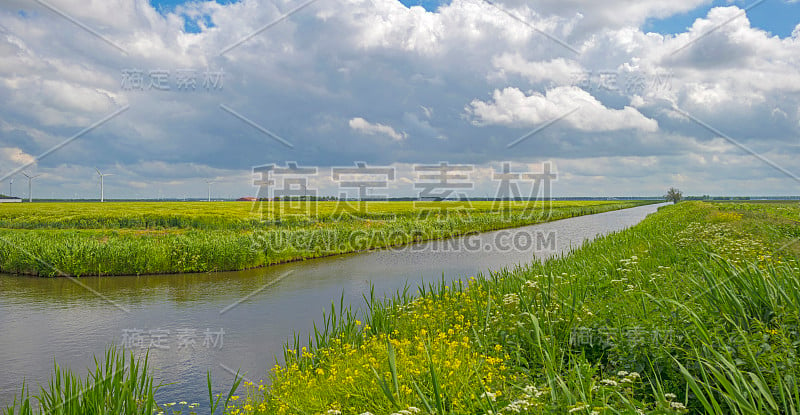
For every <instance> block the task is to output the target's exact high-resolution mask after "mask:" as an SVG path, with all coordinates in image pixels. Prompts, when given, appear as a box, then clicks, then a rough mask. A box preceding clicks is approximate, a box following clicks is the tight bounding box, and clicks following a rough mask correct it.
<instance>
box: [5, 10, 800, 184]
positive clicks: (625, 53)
mask: <svg viewBox="0 0 800 415" xmlns="http://www.w3.org/2000/svg"><path fill="white" fill-rule="evenodd" d="M51 3H52V4H53V5H55V6H56V7H58V8H59V9H61V10H63V11H65V12H67V13H68V14H70V15H72V16H73V17H75V18H76V19H79V20H80V21H81V22H83V23H85V24H87V25H88V26H90V27H92V28H93V29H95V30H97V31H98V32H99V33H101V34H102V35H103V36H105V37H107V38H108V39H111V40H112V41H113V42H115V43H117V44H119V45H121V46H123V47H124V48H125V49H126V50H127V51H128V55H127V56H126V55H124V54H122V53H119V51H117V50H116V49H114V48H113V47H111V46H109V45H108V44H106V43H105V42H103V41H102V40H101V39H98V38H97V37H95V36H93V35H92V34H90V33H88V32H86V31H84V30H82V29H81V28H79V27H77V26H76V25H75V24H73V23H72V22H69V21H67V20H65V19H63V18H62V17H61V16H58V15H57V14H55V13H53V12H52V11H50V10H48V9H46V8H44V7H42V6H40V5H38V4H37V3H36V2H29V1H23V0H6V1H4V2H2V4H0V96H2V97H3V99H2V100H0V132H1V133H2V134H0V147H2V148H7V149H19V150H20V151H22V153H24V154H40V153H41V152H43V151H45V150H47V149H48V148H50V147H52V146H53V145H55V144H57V143H59V142H62V141H63V140H64V139H66V138H67V137H70V136H72V135H73V134H75V133H77V132H78V131H80V130H81V129H82V128H84V127H87V126H89V125H91V124H92V123H94V122H96V121H98V120H100V119H101V118H102V117H104V116H106V115H107V114H108V113H110V112H111V111H113V110H114V109H116V108H119V107H120V106H122V105H130V110H129V111H127V112H125V113H124V114H123V115H121V116H120V117H118V118H116V119H114V120H112V121H111V122H109V123H108V124H104V125H102V126H99V127H98V128H96V129H94V130H92V131H90V132H89V133H87V134H85V135H84V136H81V137H80V138H79V139H78V140H75V141H74V142H72V143H70V144H69V145H68V146H65V147H64V148H63V149H61V150H59V151H58V152H56V153H54V154H52V155H51V156H49V157H48V158H46V159H45V160H42V161H40V163H39V165H38V166H37V168H38V169H39V171H48V170H50V171H52V172H53V174H54V176H55V175H60V176H63V177H64V179H63V180H64V182H63V185H61V186H59V187H55V186H54V188H53V190H52V191H53V192H59V191H62V190H61V189H62V188H63V189H64V190H63V192H66V195H67V196H72V194H73V192H77V191H80V189H82V188H83V187H82V186H84V184H81V183H83V182H85V181H87V180H88V181H89V184H87V185H86V186H88V187H87V189H90V190H91V192H92V193H91V194H92V195H94V193H93V192H94V190H95V189H94V188H95V187H96V186H95V184H94V183H93V180H94V176H92V174H89V173H91V172H92V171H93V170H92V168H91V166H93V165H94V164H97V163H98V160H104V161H106V162H107V163H109V164H110V165H111V166H110V167H113V168H114V169H115V171H117V172H119V174H120V176H122V177H119V176H118V177H117V180H116V181H115V183H114V184H109V186H112V187H113V186H123V183H159V186H164V192H165V193H167V192H169V191H177V190H175V189H178V187H179V186H178V185H174V187H170V186H173V184H174V183H173V182H174V180H176V179H179V180H182V181H183V182H185V183H189V184H187V185H186V186H189V187H192V186H195V187H196V189H195V190H196V191H197V193H198V195H204V194H205V190H206V189H205V187H204V184H203V182H202V180H198V181H197V183H195V184H191V183H194V182H192V180H191V178H192V177H195V178H201V177H204V176H208V175H210V174H212V173H213V174H214V175H215V176H216V175H219V176H225V177H231V178H234V177H239V176H241V177H245V178H244V179H242V180H243V182H242V186H243V187H242V188H244V189H249V187H250V183H249V181H248V179H247V177H248V175H247V174H241V175H239V176H237V173H236V172H240V173H241V172H245V173H247V172H248V171H249V169H250V168H251V167H252V166H253V165H259V164H265V163H272V162H275V163H282V162H283V161H285V160H297V161H298V162H300V163H301V164H304V165H319V166H330V165H349V164H351V163H352V162H353V161H354V160H364V161H367V162H368V163H370V164H374V165H379V164H383V165H386V164H391V163H418V162H420V163H427V162H435V161H438V160H450V161H452V162H465V163H475V164H476V165H480V166H485V165H486V164H487V163H490V162H493V161H496V160H504V159H511V160H518V161H520V162H528V161H530V158H531V157H532V156H531V154H532V153H527V154H526V153H524V152H522V151H516V152H513V153H509V152H508V150H507V149H506V147H505V145H506V144H507V143H508V142H509V141H510V140H511V139H514V138H516V137H519V136H520V135H521V134H523V133H524V132H526V131H529V130H530V129H531V128H532V127H535V126H538V125H541V124H543V123H545V122H547V121H550V120H552V119H554V118H557V117H559V116H561V115H563V114H565V113H566V112H568V111H570V110H572V109H574V108H579V111H577V112H575V113H573V114H571V115H569V116H568V117H566V118H565V119H563V120H561V121H559V122H558V123H557V124H556V125H554V126H553V127H552V130H550V129H548V130H547V131H544V132H542V134H541V136H542V137H545V136H546V137H547V138H548V139H546V140H540V142H539V143H537V147H536V157H542V158H545V157H546V158H553V159H561V160H569V161H571V162H565V163H564V164H563V168H564V176H563V177H567V175H568V174H569V171H568V170H575V176H576V177H578V176H579V175H578V174H577V173H580V171H579V168H580V167H581V166H593V165H597V164H598V163H600V161H599V160H602V159H603V158H609V157H619V158H620V159H619V160H621V161H620V163H622V164H623V165H626V163H628V164H630V163H634V162H640V161H641V162H644V161H647V163H648V166H651V167H652V168H651V169H649V170H648V171H652V172H653V173H652V174H651V175H646V174H644V173H643V174H642V176H641V177H637V178H636V179H631V180H632V181H629V182H628V186H630V189H635V188H636V183H639V184H640V188H641V189H651V188H654V187H653V186H656V185H655V184H653V183H660V182H663V181H664V180H666V179H665V178H668V177H669V176H668V175H667V173H668V172H669V173H670V174H673V173H675V172H680V169H681V168H683V167H684V166H683V164H681V163H682V162H681V160H686V163H687V164H686V166H687V169H688V166H689V165H690V164H691V163H693V162H690V160H694V159H692V158H691V157H689V156H688V155H690V154H692V153H697V152H704V153H703V154H704V157H705V156H706V155H707V156H708V157H706V158H705V160H706V162H705V163H700V162H697V163H696V165H697V166H704V167H703V168H705V169H708V171H707V172H706V173H704V175H702V176H701V175H699V174H697V173H696V171H695V173H693V174H694V176H690V177H691V178H692V180H695V179H694V178H696V177H703V178H705V179H707V180H709V181H713V182H714V186H728V187H727V188H728V189H731V190H732V191H734V190H737V189H744V188H747V185H746V183H742V181H743V180H747V179H746V178H742V179H739V178H737V179H730V178H729V177H728V176H730V175H731V174H732V172H735V170H734V169H726V168H724V167H720V166H726V164H725V163H726V160H732V159H731V157H733V156H732V153H731V152H730V149H729V147H728V146H720V145H719V143H717V142H716V141H715V137H713V135H712V134H710V133H708V131H706V130H705V129H704V128H702V127H700V126H698V125H697V124H696V123H693V122H691V121H690V120H687V119H685V117H676V116H675V114H676V113H674V112H672V111H670V110H669V109H670V108H671V106H672V105H676V106H678V107H680V108H682V109H683V110H685V111H689V112H690V113H691V114H693V115H695V116H696V117H697V118H699V119H702V120H703V121H704V122H707V123H709V124H711V125H713V126H715V127H717V128H719V129H720V130H722V131H724V132H726V133H728V134H730V135H731V136H732V137H734V138H736V139H737V140H740V141H742V142H744V143H746V144H747V145H748V146H750V147H751V148H754V149H756V150H757V151H765V152H769V151H773V149H774V151H776V152H777V153H778V154H784V155H786V159H785V160H788V161H787V163H791V161H792V160H794V159H796V157H797V156H798V155H800V154H798V152H799V151H800V148H798V147H797V137H798V136H800V104H798V103H800V71H798V70H797V68H798V67H800V35H798V33H800V26H798V28H796V30H795V32H794V34H793V36H792V37H788V38H783V39H781V38H778V37H776V36H772V35H770V34H769V33H767V32H765V31H763V30H760V29H758V28H755V27H752V26H751V25H750V23H749V21H748V19H747V17H746V16H743V17H740V18H738V19H735V20H732V21H730V22H729V23H728V24H725V25H723V26H719V25H720V24H722V23H724V22H726V21H727V20H729V19H730V17H732V16H735V15H736V14H738V13H741V9H740V8H738V7H727V8H714V9H712V10H711V11H710V12H709V13H708V15H707V16H705V17H703V18H702V19H698V20H697V21H696V22H694V23H693V24H692V26H691V28H690V29H689V30H687V31H686V32H685V33H678V34H676V35H660V34H656V33H643V31H642V30H640V29H638V27H639V26H640V25H641V24H642V23H643V22H644V21H645V20H646V19H648V18H660V17H667V16H670V15H672V14H675V13H681V12H685V11H689V10H693V9H694V8H695V7H697V6H698V5H701V4H706V3H707V1H706V0H674V1H670V2H663V1H660V0H642V1H639V2H630V1H628V0H609V1H608V2H586V1H582V0H543V1H537V2H535V3H531V2H529V1H525V0H504V1H503V2H502V4H501V5H502V6H503V7H504V8H505V9H507V10H509V11H511V12H512V13H514V14H515V15H517V16H519V17H520V18H522V19H523V20H525V21H526V22H528V23H529V24H530V26H533V27H536V28H537V29H539V30H542V31H544V32H546V33H548V34H550V35H552V36H554V37H557V38H558V39H561V40H563V41H564V42H566V43H567V44H569V45H571V46H572V47H574V48H576V49H577V50H579V51H580V52H581V53H580V54H575V53H573V52H572V51H570V50H568V49H567V48H565V47H563V46H562V45H559V44H558V42H556V41H554V40H553V39H549V38H548V37H546V36H544V35H542V34H541V33H539V32H537V31H536V30H533V29H532V28H531V27H530V26H529V25H525V24H523V23H520V22H519V21H517V20H515V19H513V18H511V17H509V16H508V15H506V14H505V13H503V12H502V11H500V10H498V9H497V8H495V7H494V6H492V5H491V4H488V3H486V2H481V1H474V0H453V1H451V2H449V4H447V5H443V6H442V7H440V9H439V10H438V12H437V13H432V12H427V11H425V10H424V9H422V8H420V7H412V8H406V7H404V6H403V5H402V4H401V3H400V2H398V1H397V0H342V2H338V3H337V2H316V3H314V4H312V5H309V6H308V7H307V8H305V9H303V10H301V11H299V12H298V13H296V14H294V15H292V16H290V17H289V18H288V19H286V20H283V21H282V22H281V23H279V24H277V25H275V26H273V27H271V28H269V29H268V30H266V31H264V32H262V33H260V34H258V35H256V36H253V37H252V38H249V39H247V40H246V41H244V42H243V43H241V44H240V45H239V46H237V47H236V48H234V49H232V50H230V51H229V52H228V53H225V54H224V55H223V56H220V55H219V52H220V50H222V49H223V48H225V47H228V46H230V45H232V44H234V43H236V42H239V41H240V40H242V39H243V38H244V37H245V36H247V35H249V34H252V33H253V32H254V31H256V30H258V29H259V28H262V27H264V25H265V24H267V23H269V22H272V21H275V20H276V19H277V18H279V17H281V16H283V15H284V14H285V13H286V12H287V11H289V10H291V9H292V8H293V7H295V6H296V4H295V3H294V1H292V0H276V1H275V2H266V3H265V2H262V1H257V0H242V1H239V2H235V3H232V4H228V5H220V4H217V3H215V2H197V3H187V4H185V5H183V6H179V10H177V13H168V14H166V15H162V14H160V13H158V12H157V11H155V10H154V9H153V8H152V7H151V6H150V3H149V2H146V1H140V0H109V1H106V2H104V1H91V2H81V1H78V0H52V2H51ZM109 10H114V13H109ZM181 13H185V14H188V15H191V16H201V15H202V16H208V17H209V19H210V20H211V21H213V23H214V25H215V27H213V28H209V27H206V28H204V30H203V32H202V33H185V32H184V31H183V20H182V17H181ZM717 26H719V29H717V30H715V31H714V32H713V33H711V34H710V35H708V36H703V37H702V38H700V37H701V35H702V34H703V33H706V32H707V31H708V30H710V29H711V28H714V27H717ZM694 39H698V40H697V41H695V42H694V43H692V44H691V45H690V46H689V47H687V48H685V49H683V50H682V51H681V52H679V53H676V54H672V53H673V52H674V51H675V50H676V49H678V48H680V47H681V46H683V45H686V44H687V42H690V41H692V40H694ZM183 68H188V69H196V70H200V71H202V70H204V69H205V68H210V69H212V70H213V69H223V70H224V72H225V79H224V88H223V89H221V90H219V91H211V92H209V91H203V90H196V91H193V92H185V91H176V90H172V91H168V92H165V91H152V90H146V91H126V90H123V89H122V88H121V86H120V81H121V78H122V77H121V70H122V69H142V70H145V71H147V70H156V69H166V70H170V71H171V73H172V76H173V77H174V75H175V71H176V70H178V69H183ZM598 71H617V72H619V73H620V74H641V75H643V81H644V82H643V83H642V85H641V87H642V88H641V90H637V91H635V92H627V91H624V90H623V91H606V90H602V89H598V88H591V87H586V86H584V85H581V87H582V89H581V88H577V87H575V86H571V85H570V83H572V82H575V75H576V73H577V72H584V73H587V74H591V73H595V74H596V73H597V72H598ZM667 73H668V74H670V76H671V78H670V85H669V86H668V88H660V87H658V85H655V84H656V82H655V81H654V74H662V75H663V74H667ZM173 85H174V79H173ZM220 103H223V104H225V105H228V106H229V107H230V108H234V109H236V111H238V112H240V113H241V114H242V115H244V116H246V117H247V118H248V119H250V120H252V121H253V122H255V123H257V124H259V125H260V126H262V127H263V128H264V129H266V130H269V131H271V132H273V133H275V134H277V135H279V136H281V137H283V138H285V139H287V140H289V141H291V142H292V143H293V144H295V147H294V148H293V149H287V148H284V147H282V146H281V145H279V144H277V143H276V142H275V140H274V139H272V138H270V137H268V136H266V135H265V134H263V133H262V132H261V131H260V130H258V129H256V128H253V126H252V125H248V124H247V123H245V122H242V121H241V120H240V119H237V118H236V117H233V116H231V115H230V114H229V113H226V112H224V111H221V110H220V108H219V105H220ZM626 105H628V106H626ZM465 108H466V112H467V113H466V114H465ZM353 114H358V115H359V117H356V118H353ZM343 120H344V121H348V122H343ZM368 120H370V121H368ZM476 124H477V125H476ZM354 132H357V133H358V134H354ZM384 137H385V138H384ZM437 138H439V139H437ZM444 138H447V139H444ZM367 140H369V142H368V144H369V145H363V144H367ZM723 144H724V143H723ZM2 154H6V153H2ZM6 155H8V154H6ZM714 157H716V158H717V159H718V160H715V161H714V162H712V161H711V160H712V159H713V158H714ZM793 157H794V158H793ZM653 158H655V159H658V160H659V161H658V162H655V163H653V162H652V160H653ZM666 159H669V162H665V161H664V160H666ZM142 160H151V162H148V163H152V164H147V165H145V164H143V162H142ZM631 160H635V161H631ZM781 160H783V159H781ZM781 162H783V161H781ZM9 163H10V161H9ZM691 165H692V166H694V165H695V164H691ZM117 166H119V167H117ZM100 167H101V168H102V167H103V166H100ZM84 170H85V171H86V174H85V175H84V176H81V175H83V174H84ZM673 170H674V171H673ZM621 171H622V172H623V173H624V171H625V170H624V169H623V170H621ZM764 171H765V172H766V173H764V174H765V175H768V174H772V176H770V177H772V179H773V180H776V181H777V182H776V183H780V180H782V179H780V178H778V177H779V174H777V173H776V172H774V171H770V169H769V168H768V167H767V168H766V170H764ZM214 172H218V173H214ZM156 173H157V174H158V177H154V175H155V174H156ZM590 173H591V174H594V175H596V176H597V177H598V178H597V179H596V180H600V181H602V180H603V179H602V177H603V175H607V177H608V176H611V175H613V174H616V173H614V172H612V171H610V170H602V169H598V170H596V171H593V172H586V174H590ZM73 176H74V177H73ZM650 176H652V177H650ZM765 177H766V176H765ZM231 180H234V179H231ZM694 183H695V184H698V185H699V183H700V182H699V181H695V182H694ZM723 183H724V185H723ZM783 184H784V185H783V189H789V188H790V187H788V186H786V182H783ZM559 185H560V186H577V185H575V184H569V183H567V182H565V181H561V182H560V184H559ZM40 186H42V189H43V190H44V188H45V187H46V186H48V182H47V181H43V182H42V183H41V184H40ZM130 186H131V188H133V187H135V186H139V185H138V184H137V185H134V184H131V185H130ZM112 187H109V189H111V188H112ZM73 188H74V189H73ZM574 188H576V189H577V188H578V187H574ZM724 188H725V187H718V189H724ZM71 189H72V190H71ZM153 189H155V187H151V189H147V188H143V189H138V190H131V195H133V193H134V192H136V193H145V192H146V191H151V193H152V192H155V190H153ZM581 189H584V188H581ZM588 189H589V190H591V189H592V188H591V187H590V188H588ZM775 189H778V190H775V191H776V192H780V189H782V188H781V187H780V186H779V185H776V186H775ZM119 190H120V191H121V190H122V189H119ZM179 190H180V191H181V192H184V191H185V190H183V189H179ZM632 191H633V190H632ZM577 192H578V193H579V191H577ZM44 194H46V193H44Z"/></svg>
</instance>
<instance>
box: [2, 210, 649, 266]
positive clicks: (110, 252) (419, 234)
mask: <svg viewBox="0 0 800 415" xmlns="http://www.w3.org/2000/svg"><path fill="white" fill-rule="evenodd" d="M645 203H652V202H642V201H624V202H623V201H553V202H536V203H534V202H491V201H473V202H446V201H445V202H410V201H408V202H364V203H363V204H361V203H359V202H335V201H328V202H316V201H313V202H312V201H285V202H255V203H241V202H239V203H235V202H210V203H209V202H165V203H156V202H119V203H102V204H100V203H31V204H17V205H14V206H3V209H0V242H2V244H0V272H8V273H21V274H32V275H41V276H59V275H72V276H82V275H123V274H128V275H131V274H159V273H179V272H209V271H229V270H240V269H247V268H255V267H260V266H264V265H269V264H275V263H279V262H288V261H295V260H301V259H307V258H314V257H321V256H327V255H335V254H341V253H347V252H355V251H362V250H368V249H377V248H385V247H389V246H398V245H403V244H407V243H410V242H415V241H424V240H430V239H441V238H449V237H454V236H458V235H463V234H466V233H471V232H482V231H488V230H494V229H502V228H509V227H514V226H521V225H526V224H532V223H540V222H545V221H549V220H556V219H563V218H568V217H573V216H580V215H586V214H591V213H599V212H605V211H610V210H615V209H622V208H627V207H633V206H638V205H641V204H645Z"/></svg>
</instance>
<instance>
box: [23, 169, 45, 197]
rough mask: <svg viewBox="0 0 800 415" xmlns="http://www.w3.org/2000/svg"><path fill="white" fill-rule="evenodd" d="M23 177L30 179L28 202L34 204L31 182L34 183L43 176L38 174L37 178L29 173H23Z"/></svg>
mask: <svg viewBox="0 0 800 415" xmlns="http://www.w3.org/2000/svg"><path fill="white" fill-rule="evenodd" d="M22 175H23V176H25V177H27V178H28V202H33V193H31V181H33V179H35V178H37V177H39V176H41V174H37V175H35V176H31V175H30V174H28V173H25V172H22Z"/></svg>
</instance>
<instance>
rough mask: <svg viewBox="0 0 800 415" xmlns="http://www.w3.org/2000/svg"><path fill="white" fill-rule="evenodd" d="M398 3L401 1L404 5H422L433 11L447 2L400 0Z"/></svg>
mask: <svg viewBox="0 0 800 415" xmlns="http://www.w3.org/2000/svg"><path fill="white" fill-rule="evenodd" d="M400 3H403V5H405V6H406V7H411V6H422V7H423V8H424V9H425V10H427V11H429V12H435V11H436V9H438V8H439V6H440V5H442V4H447V3H449V2H447V1H439V0H400Z"/></svg>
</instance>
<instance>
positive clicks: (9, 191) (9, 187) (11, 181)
mask: <svg viewBox="0 0 800 415" xmlns="http://www.w3.org/2000/svg"><path fill="white" fill-rule="evenodd" d="M12 184H14V178H13V177H12V178H11V180H9V181H8V197H13V196H14V195H12V194H11V193H12V192H11V185H12Z"/></svg>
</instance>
